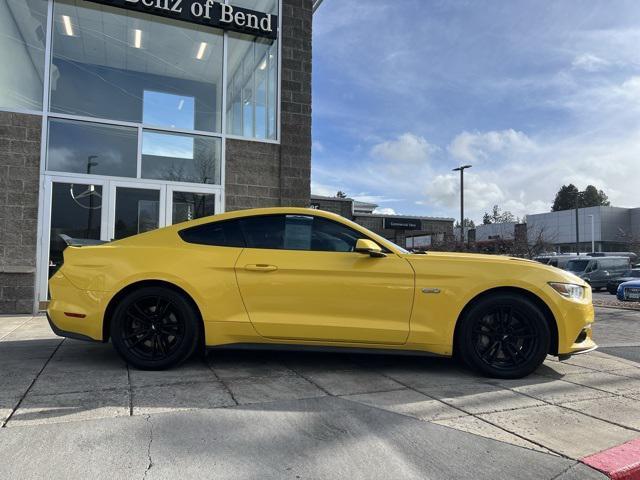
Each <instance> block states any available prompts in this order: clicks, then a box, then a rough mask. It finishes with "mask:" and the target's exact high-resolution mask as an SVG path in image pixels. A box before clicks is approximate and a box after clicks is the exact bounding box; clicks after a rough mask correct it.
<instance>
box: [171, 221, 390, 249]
mask: <svg viewBox="0 0 640 480" xmlns="http://www.w3.org/2000/svg"><path fill="white" fill-rule="evenodd" d="M287 216H298V217H310V218H312V219H316V218H322V219H323V220H326V221H328V222H333V223H337V224H338V225H341V226H343V227H345V228H348V229H349V230H353V231H354V232H356V233H358V234H359V235H360V236H361V237H360V238H362V239H363V240H371V241H372V242H375V243H376V245H379V246H380V248H382V251H383V252H384V253H393V252H391V250H389V249H388V248H387V247H385V246H384V245H380V242H378V241H377V240H374V239H373V238H371V237H369V236H368V235H365V234H364V233H362V232H361V231H359V230H356V229H355V228H352V227H351V226H349V225H345V224H344V223H342V222H338V221H336V220H334V219H332V218H327V217H323V216H322V215H314V214H306V213H267V214H263V215H246V216H243V217H236V218H228V219H225V220H215V221H213V222H208V223H201V224H200V225H194V226H193V227H188V228H183V229H182V230H179V231H178V236H179V237H180V239H181V240H182V241H183V242H185V243H188V244H190V245H203V246H205V247H219V248H250V249H251V250H282V251H286V252H315V253H355V252H335V251H327V250H293V249H289V248H255V247H248V246H247V236H246V235H245V231H244V226H243V225H242V220H244V219H247V218H258V217H287ZM236 221H237V222H238V226H239V231H240V236H241V238H242V243H243V246H241V247H234V246H229V245H212V244H208V243H198V242H189V241H187V240H185V239H184V237H183V235H182V234H183V232H187V231H190V230H194V229H196V228H200V227H204V226H206V225H211V224H214V223H219V224H223V223H227V222H236Z"/></svg>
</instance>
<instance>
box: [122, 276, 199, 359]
mask: <svg viewBox="0 0 640 480" xmlns="http://www.w3.org/2000/svg"><path fill="white" fill-rule="evenodd" d="M158 310H159V311H160V312H159V313H158ZM199 321H200V320H199V318H198V314H197V312H196V311H195V308H194V307H193V305H192V304H191V303H190V302H189V301H188V299H187V298H185V297H184V295H181V294H180V293H178V292H176V291H174V290H171V289H169V288H165V287H142V288H140V289H138V290H134V291H133V292H131V293H130V294H128V295H127V296H126V297H124V298H123V299H122V300H121V301H120V303H119V304H118V305H117V307H116V309H115V310H114V313H113V317H112V319H111V342H112V343H113V347H114V348H115V350H116V352H118V354H119V355H120V356H121V357H122V358H123V359H124V361H125V362H127V363H128V364H129V365H132V366H134V367H136V368H139V369H141V370H164V369H167V368H171V367H175V366H177V365H179V364H180V363H182V362H184V361H185V360H187V359H188V358H189V357H191V355H192V354H193V352H194V351H195V349H196V346H197V345H198V341H199V331H200V330H199Z"/></svg>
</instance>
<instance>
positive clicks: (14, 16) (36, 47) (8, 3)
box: [0, 0, 47, 110]
mask: <svg viewBox="0 0 640 480" xmlns="http://www.w3.org/2000/svg"><path fill="white" fill-rule="evenodd" d="M46 21H47V2H46V0H31V1H29V2H26V1H25V0H0V107H3V108H8V109H12V108H18V109H30V110H40V109H42V85H43V78H44V62H45V59H44V47H45V30H46Z"/></svg>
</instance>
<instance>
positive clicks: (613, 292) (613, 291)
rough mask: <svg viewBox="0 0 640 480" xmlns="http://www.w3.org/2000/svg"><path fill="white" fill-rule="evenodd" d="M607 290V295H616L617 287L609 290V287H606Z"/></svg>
mask: <svg viewBox="0 0 640 480" xmlns="http://www.w3.org/2000/svg"><path fill="white" fill-rule="evenodd" d="M607 292H609V295H617V293H618V289H615V290H609V289H607Z"/></svg>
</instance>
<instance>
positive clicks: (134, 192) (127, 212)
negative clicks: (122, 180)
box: [114, 187, 160, 240]
mask: <svg viewBox="0 0 640 480" xmlns="http://www.w3.org/2000/svg"><path fill="white" fill-rule="evenodd" d="M159 206H160V192H159V191H158V190H147V189H143V188H124V187H118V188H117V189H116V209H115V230H114V232H115V235H114V238H115V239H116V240H117V239H120V238H126V237H130V236H132V235H137V234H138V233H143V232H148V231H150V230H155V229H156V228H158V226H159V219H160V210H159Z"/></svg>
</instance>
